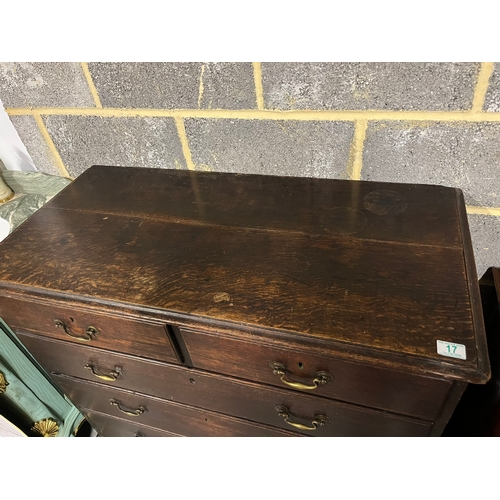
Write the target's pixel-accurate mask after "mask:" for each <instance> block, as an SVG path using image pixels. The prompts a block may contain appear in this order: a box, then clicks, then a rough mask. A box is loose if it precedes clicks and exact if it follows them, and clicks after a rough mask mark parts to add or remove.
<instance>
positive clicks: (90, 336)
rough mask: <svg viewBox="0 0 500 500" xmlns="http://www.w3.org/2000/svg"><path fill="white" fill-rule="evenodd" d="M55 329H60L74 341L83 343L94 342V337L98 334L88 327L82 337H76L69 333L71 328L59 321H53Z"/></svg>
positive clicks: (96, 330)
mask: <svg viewBox="0 0 500 500" xmlns="http://www.w3.org/2000/svg"><path fill="white" fill-rule="evenodd" d="M54 323H55V325H56V328H62V329H63V330H64V333H66V335H69V336H70V337H73V338H74V339H78V340H83V341H84V342H89V341H90V340H94V338H95V336H96V335H97V334H98V333H99V330H98V329H97V328H95V327H93V326H89V327H88V328H87V329H86V330H85V333H84V334H83V335H77V334H76V333H73V332H72V331H71V327H69V326H68V325H67V324H66V323H65V322H64V321H61V320H60V319H56V320H54Z"/></svg>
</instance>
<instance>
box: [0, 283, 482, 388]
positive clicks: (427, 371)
mask: <svg viewBox="0 0 500 500" xmlns="http://www.w3.org/2000/svg"><path fill="white" fill-rule="evenodd" d="M1 295H6V296H8V297H12V298H15V299H20V300H23V299H24V300H30V301H34V302H37V303H40V304H43V305H46V306H51V305H52V306H61V305H62V306H66V307H70V306H72V307H76V308H80V309H82V310H88V311H89V312H92V313H94V314H111V315H112V316H115V317H122V318H127V319H135V320H142V321H146V322H153V323H158V322H167V323H169V324H172V325H174V326H177V327H179V328H180V329H181V331H182V329H189V330H194V331H196V332H197V333H201V334H207V335H214V334H215V335H218V336H220V335H222V336H227V337H230V338H232V339H235V340H241V341H245V342H253V343H255V344H257V345H268V346H269V347H277V346H278V347H282V348H286V349H288V350H296V351H298V352H303V351H304V350H306V351H307V352H309V353H311V354H314V355H321V356H332V357H337V358H339V359H343V360H345V361H350V362H357V363H368V364H371V365H372V366H375V367H376V366H380V367H384V368H388V369H393V370H397V371H403V372H409V373H412V374H414V375H423V374H424V375H425V376H433V377H435V378H438V379H442V378H445V379H448V380H452V381H462V382H469V383H474V384H484V383H486V382H487V381H488V379H489V376H488V378H485V374H484V373H483V372H481V371H480V370H478V369H477V368H476V367H471V366H466V365H461V364H453V358H449V359H448V358H443V360H440V359H431V358H428V357H425V356H421V355H416V354H409V353H398V352H394V351H389V350H386V349H380V348H374V347H365V346H363V345H360V344H352V343H347V342H342V341H339V340H325V339H320V338H317V337H311V336H310V335H308V336H306V335H301V334H300V333H297V332H290V331H286V330H278V329H274V328H270V327H262V326H259V325H254V324H242V323H234V322H231V321H227V320H214V319H213V318H211V317H204V316H195V315H190V314H186V313H180V312H176V311H170V310H164V309H160V308H155V307H151V306H144V305H139V304H130V303H123V302H118V301H113V300H106V299H102V298H95V297H89V296H81V295H72V294H70V293H67V292H64V293H61V292H56V291H53V290H49V289H38V288H33V287H30V286H26V285H19V284H14V283H10V282H4V281H2V280H0V296H1ZM181 335H182V332H181ZM409 358H411V363H409Z"/></svg>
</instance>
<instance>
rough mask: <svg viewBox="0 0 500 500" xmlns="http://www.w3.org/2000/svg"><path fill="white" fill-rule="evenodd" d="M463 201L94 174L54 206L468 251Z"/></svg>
mask: <svg viewBox="0 0 500 500" xmlns="http://www.w3.org/2000/svg"><path fill="white" fill-rule="evenodd" d="M138 193H140V195H139V194H138ZM455 193H456V190H455V189H452V188H447V187H442V186H422V185H414V184H394V183H382V182H364V181H358V182H352V181H342V180H332V179H310V178H296V177H277V176H264V175H248V174H247V175H244V174H226V173H220V172H218V173H212V172H186V171H179V170H164V169H133V168H123V167H122V168H120V167H108V166H106V167H99V166H94V167H92V168H90V169H88V170H87V171H86V172H85V174H84V175H83V176H80V177H79V178H77V179H76V180H75V181H74V182H73V184H71V185H70V186H68V187H67V188H66V189H65V190H64V191H63V192H62V193H61V194H60V195H59V196H58V197H57V198H55V199H53V200H52V201H51V202H50V203H49V205H48V206H49V207H51V208H56V207H57V208H65V209H72V210H82V211H94V212H100V213H108V214H111V213H115V214H118V213H120V214H126V215H132V216H136V217H141V218H160V219H162V220H169V221H174V222H178V221H179V222H182V223H190V224H202V225H214V226H229V227H234V228H254V229H258V228H260V229H265V230H270V229H271V230H278V231H286V232H289V231H291V232H303V233H306V234H310V235H324V234H327V235H340V236H342V235H351V236H354V237H356V238H361V239H376V240H384V241H399V242H411V243H415V244H418V245H420V244H427V245H437V246H455V247H460V239H459V235H458V227H459V221H458V214H457V206H456V194H455ZM124 200H126V203H124ZM118 207H119V210H118ZM444 214H445V215H446V216H443V215H444Z"/></svg>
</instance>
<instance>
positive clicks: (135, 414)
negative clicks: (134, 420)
mask: <svg viewBox="0 0 500 500" xmlns="http://www.w3.org/2000/svg"><path fill="white" fill-rule="evenodd" d="M109 402H110V404H112V405H113V406H116V407H117V408H118V409H119V410H120V411H121V412H122V413H125V415H129V416H131V417H138V416H139V415H142V414H143V413H144V412H145V411H146V408H144V406H139V408H136V409H135V410H127V409H126V408H124V407H122V404H121V403H120V401H118V400H117V399H110V400H109Z"/></svg>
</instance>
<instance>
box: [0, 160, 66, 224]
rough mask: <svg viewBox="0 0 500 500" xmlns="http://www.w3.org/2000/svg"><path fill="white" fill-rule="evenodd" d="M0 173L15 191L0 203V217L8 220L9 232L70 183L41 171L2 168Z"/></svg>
mask: <svg viewBox="0 0 500 500" xmlns="http://www.w3.org/2000/svg"><path fill="white" fill-rule="evenodd" d="M0 174H1V175H2V178H3V180H4V181H5V182H6V184H7V185H8V186H9V187H10V188H11V189H12V190H13V191H14V193H15V196H14V198H13V199H12V200H10V201H8V202H7V203H4V204H2V205H0V217H1V218H2V219H5V220H6V221H8V222H9V224H10V232H12V231H13V230H14V229H15V228H16V227H18V226H19V225H20V224H22V223H23V222H24V221H25V220H26V219H27V218H28V217H29V216H30V215H32V214H34V213H35V212H36V211H37V210H38V209H39V208H41V207H42V206H43V205H45V203H47V202H48V201H49V200H50V199H51V198H53V197H54V196H55V195H56V194H57V193H59V191H61V190H62V189H64V188H65V187H66V186H67V185H68V184H70V183H71V181H70V180H69V179H65V178H64V177H57V176H54V175H48V174H42V173H41V172H22V171H15V170H4V171H3V172H0Z"/></svg>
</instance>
